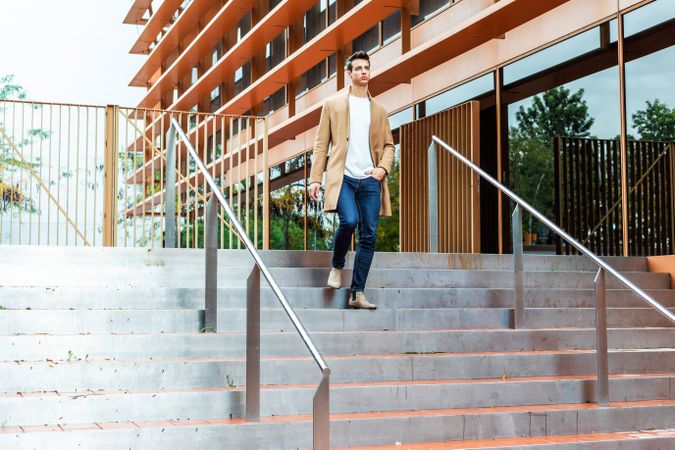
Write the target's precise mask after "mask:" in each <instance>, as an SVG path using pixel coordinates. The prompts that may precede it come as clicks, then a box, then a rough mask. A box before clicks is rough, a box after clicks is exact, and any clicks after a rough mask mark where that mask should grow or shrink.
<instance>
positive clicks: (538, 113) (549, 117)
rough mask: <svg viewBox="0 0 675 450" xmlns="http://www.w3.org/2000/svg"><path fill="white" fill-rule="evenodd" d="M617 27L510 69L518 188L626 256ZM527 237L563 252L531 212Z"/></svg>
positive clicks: (595, 243) (554, 216) (552, 215)
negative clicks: (622, 238)
mask: <svg viewBox="0 0 675 450" xmlns="http://www.w3.org/2000/svg"><path fill="white" fill-rule="evenodd" d="M612 29H616V22H607V23H604V24H602V25H600V26H598V27H595V28H592V29H590V30H587V31H585V32H582V33H580V34H578V35H576V36H574V37H571V38H569V39H567V40H565V41H562V42H560V43H557V44H555V45H553V46H551V47H548V48H546V49H544V50H542V51H540V52H538V53H535V54H533V55H530V56H528V57H526V58H524V59H522V60H520V61H517V62H515V63H513V64H511V65H509V66H506V67H504V69H503V73H504V80H505V86H504V90H503V98H504V101H505V102H506V103H507V104H508V108H507V119H508V125H509V127H508V155H509V164H508V176H507V180H508V182H509V184H510V186H511V188H512V189H513V190H514V191H515V192H516V193H517V194H519V195H520V196H521V197H523V198H524V199H525V200H526V201H528V202H529V203H530V204H531V205H532V206H534V207H535V208H536V209H537V210H539V211H541V212H542V213H543V214H544V215H546V216H547V217H548V218H549V219H551V220H553V221H554V222H557V223H559V224H561V226H562V227H563V228H564V229H566V230H567V231H568V232H570V234H572V235H573V236H574V237H575V238H576V239H578V240H580V241H582V243H584V244H585V245H588V246H590V247H591V248H592V249H594V250H596V251H598V252H600V253H604V254H620V252H621V232H620V229H621V211H620V204H618V205H617V204H616V201H617V199H620V186H619V185H618V184H617V183H616V181H617V176H618V177H619V178H618V180H620V158H619V159H617V158H616V156H617V155H618V153H617V150H618V140H617V137H618V136H619V134H620V114H619V111H620V108H619V95H618V92H619V71H618V66H617V60H618V59H617V44H616V42H615V41H613V39H612V37H613V36H615V35H616V32H614V33H613V32H612ZM612 208H613V210H612V211H613V213H612V214H608V215H604V216H603V212H607V211H608V210H610V209H612ZM523 236H524V239H525V244H526V245H540V246H542V247H541V248H542V249H548V251H554V250H555V248H554V247H552V245H553V244H555V242H554V241H553V236H552V233H551V231H550V230H549V229H548V228H547V227H545V226H544V225H543V224H539V223H537V221H536V220H534V219H533V218H532V216H530V215H529V214H524V215H523ZM562 245H563V248H562V251H564V252H567V251H570V250H569V248H568V247H567V246H566V244H564V243H563V244H562ZM544 246H549V247H544Z"/></svg>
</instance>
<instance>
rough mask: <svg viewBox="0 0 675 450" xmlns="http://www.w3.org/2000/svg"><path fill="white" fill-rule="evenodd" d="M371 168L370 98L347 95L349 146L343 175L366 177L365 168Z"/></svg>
mask: <svg viewBox="0 0 675 450" xmlns="http://www.w3.org/2000/svg"><path fill="white" fill-rule="evenodd" d="M372 168H373V159H372V158H371V156H370V99H369V98H368V97H355V96H353V95H350V96H349V146H348V148H347V159H346V161H345V175H347V176H349V177H352V178H357V179H362V178H368V177H369V176H370V175H366V170H368V169H372Z"/></svg>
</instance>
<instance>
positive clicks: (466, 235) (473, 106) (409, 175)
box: [400, 101, 480, 253]
mask: <svg viewBox="0 0 675 450" xmlns="http://www.w3.org/2000/svg"><path fill="white" fill-rule="evenodd" d="M479 106H480V105H479V103H478V102H476V101H473V102H468V103H464V104H462V105H459V106H456V107H454V108H452V109H449V110H447V111H443V112H440V113H438V114H434V115H433V116H429V117H425V118H423V119H420V120H417V121H415V122H412V123H409V124H406V125H403V126H401V129H400V133H401V134H400V137H401V172H400V196H401V197H400V208H401V209H400V221H401V223H400V234H401V251H404V252H426V251H429V231H428V229H429V228H428V227H429V225H428V213H429V211H428V201H429V196H428V192H427V184H428V176H427V159H428V157H427V152H428V149H429V145H430V144H431V136H432V135H436V136H438V137H439V138H440V139H442V140H443V141H445V142H447V143H448V144H449V145H450V146H451V147H453V148H454V149H456V150H457V151H459V152H460V153H461V154H462V155H464V156H466V157H468V158H469V159H470V160H471V161H473V162H475V163H477V164H479V163H480V161H479V155H480V147H479V128H478V127H479V114H480V107H479ZM437 161H438V180H439V181H438V204H439V211H438V222H439V223H438V232H439V242H438V244H439V252H442V253H478V252H480V199H479V194H478V176H477V175H475V174H473V173H472V171H471V169H469V168H468V167H466V166H465V165H464V164H463V163H461V162H460V161H458V160H457V159H456V158H454V157H453V156H452V155H450V154H449V153H448V152H447V151H445V150H440V151H439V152H438V160H437Z"/></svg>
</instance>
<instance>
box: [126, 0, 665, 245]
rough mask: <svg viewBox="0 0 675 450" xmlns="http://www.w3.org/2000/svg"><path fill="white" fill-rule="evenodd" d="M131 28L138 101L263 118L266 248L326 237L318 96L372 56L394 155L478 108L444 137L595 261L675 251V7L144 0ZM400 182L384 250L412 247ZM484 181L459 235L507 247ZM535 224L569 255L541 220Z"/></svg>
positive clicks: (138, 1) (532, 226)
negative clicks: (462, 139)
mask: <svg viewBox="0 0 675 450" xmlns="http://www.w3.org/2000/svg"><path fill="white" fill-rule="evenodd" d="M125 23H129V24H136V25H140V26H142V28H141V31H140V33H139V37H138V40H137V42H136V43H134V45H133V48H132V50H131V51H132V53H142V54H147V58H146V60H145V61H144V63H143V65H142V67H141V68H140V69H139V71H138V73H137V74H136V75H134V77H133V79H132V81H131V85H132V86H139V87H142V88H144V89H146V92H145V95H144V97H143V98H142V100H141V101H140V103H139V105H138V107H140V108H156V109H168V110H179V111H199V112H211V113H218V114H251V115H260V116H266V117H267V118H268V121H269V156H268V162H267V166H268V167H267V170H269V177H270V183H271V189H272V192H271V195H270V199H269V201H270V204H271V215H272V216H271V217H272V218H271V223H270V246H271V248H288V249H327V248H330V245H331V239H332V230H333V227H334V218H333V217H332V215H325V214H323V213H322V212H321V205H317V204H313V203H312V202H308V200H307V198H306V196H305V193H304V191H305V184H306V182H307V177H308V173H309V170H308V165H309V164H311V152H312V146H313V142H314V136H315V132H316V126H317V125H318V121H319V114H320V110H321V105H322V101H323V100H324V99H326V98H327V97H328V96H330V95H332V94H335V93H336V92H338V91H340V90H341V89H344V88H345V77H344V75H343V63H344V59H345V57H346V56H348V55H350V54H351V53H352V52H353V51H356V50H365V51H367V52H369V54H370V55H371V64H372V67H373V78H372V82H371V93H372V94H373V95H374V96H375V97H376V98H377V100H378V101H379V102H381V103H382V104H383V105H384V106H385V108H386V109H387V110H388V111H390V114H391V115H390V122H391V126H392V129H393V130H394V131H395V133H394V134H395V138H396V141H397V145H399V147H400V154H405V155H403V156H402V157H401V158H400V161H406V158H410V157H411V156H412V157H413V159H416V158H417V157H416V156H414V155H418V154H419V155H421V154H422V152H426V148H427V147H428V146H429V143H430V142H428V139H427V138H425V139H426V140H425V141H424V142H418V141H416V140H415V139H414V138H410V137H409V138H406V133H408V134H407V135H408V136H415V134H414V133H415V132H416V131H415V127H416V126H417V125H416V124H419V126H422V121H423V119H425V118H430V117H433V116H435V115H437V114H442V113H443V112H446V111H449V110H451V109H452V108H454V107H457V106H458V105H462V104H466V103H467V102H471V105H472V107H471V112H470V120H465V121H462V120H460V121H459V122H458V125H457V127H456V128H448V129H447V130H446V131H447V133H446V137H447V139H451V138H453V136H460V135H461V136H467V138H466V139H467V144H466V145H467V146H468V147H471V149H472V155H473V158H474V160H475V161H477V162H478V161H479V162H480V166H481V167H482V168H484V169H485V170H487V171H488V172H489V173H491V174H492V175H493V176H494V177H495V178H497V179H498V180H499V181H502V182H503V183H505V184H507V185H509V186H511V187H512V188H513V189H514V190H515V191H516V192H517V193H519V194H521V195H522V197H523V198H525V200H527V201H528V202H530V203H532V205H533V206H535V207H536V208H537V209H539V210H540V211H542V212H543V213H545V214H546V215H547V216H549V217H550V218H551V219H553V220H555V221H557V222H558V223H562V224H563V225H564V226H566V229H568V230H570V232H571V233H572V234H573V235H574V236H575V237H576V238H577V239H580V240H583V242H584V243H585V244H586V245H588V246H590V247H591V248H592V249H594V250H595V251H597V252H598V253H600V254H606V255H611V254H624V255H628V254H644V255H653V254H669V253H672V241H673V236H674V233H673V227H674V224H673V208H672V204H673V198H672V191H673V189H672V188H671V184H670V180H671V173H672V171H673V167H674V165H673V157H672V153H673V144H672V142H673V141H674V140H675V125H674V123H675V89H673V88H672V86H671V82H672V80H673V79H675V68H674V67H675V66H673V65H672V63H671V62H672V61H673V60H675V46H674V44H675V0H593V1H589V0H547V1H541V0H455V1H452V0H413V1H408V0H362V1H358V0H320V1H316V0H229V1H223V0H218V1H214V0H185V1H182V0H164V1H163V2H158V1H150V0H134V1H133V3H132V5H131V8H130V11H129V14H128V16H127V17H126V19H125ZM439 117H440V116H439ZM429 130H430V131H429V132H430V133H431V134H439V135H440V134H442V133H441V131H442V130H438V133H437V132H436V131H435V130H434V129H433V126H432V128H431V129H429ZM425 136H426V135H425ZM427 137H428V136H427ZM401 143H402V144H401ZM401 145H402V147H401ZM397 168H398V165H397ZM238 173H239V174H241V171H240V172H238ZM448 173H449V174H450V173H451V172H448ZM230 175H231V176H234V175H235V172H234V171H232V172H231V174H230ZM255 175H256V174H252V175H251V174H248V173H247V172H244V175H239V176H240V177H241V176H244V177H245V176H253V177H254V178H255ZM448 176H451V175H448ZM469 178H470V177H469ZM389 182H390V183H391V184H392V189H391V191H392V195H394V196H395V197H396V199H395V215H394V217H392V218H388V219H385V220H383V222H382V227H381V228H382V230H381V233H382V235H381V236H380V237H379V244H378V245H379V247H380V248H381V249H383V250H412V249H414V248H412V247H410V246H409V245H408V244H405V242H408V241H410V237H411V236H413V237H414V235H415V233H417V232H419V230H417V228H419V226H423V225H424V224H421V225H419V226H418V225H415V224H413V223H412V222H411V220H412V221H413V222H414V220H413V219H414V216H415V215H419V214H420V211H419V210H416V209H415V208H414V206H415V203H419V198H421V197H420V195H422V196H423V194H422V193H421V191H420V192H417V191H416V190H415V189H412V190H411V187H410V186H416V185H418V184H422V182H423V180H422V178H420V176H419V175H415V174H414V173H411V171H408V172H406V170H405V168H404V169H403V170H402V171H400V173H399V171H398V169H397V170H396V173H393V174H392V176H391V177H390V179H389ZM467 183H477V180H475V181H472V179H467ZM474 188H475V189H469V190H467V193H466V195H468V196H470V195H473V194H476V193H477V192H479V191H480V193H479V196H478V197H476V198H473V197H471V198H473V200H472V201H467V199H468V198H469V197H466V196H464V197H463V195H464V194H461V195H459V196H456V197H454V198H449V200H448V201H449V202H450V208H449V209H450V210H452V211H455V210H458V209H459V210H461V211H460V213H459V217H462V216H471V217H473V218H475V221H476V222H475V223H474V225H473V226H471V227H468V228H466V229H464V230H459V231H455V232H456V233H459V234H462V233H464V234H466V233H473V238H472V242H477V243H478V245H477V246H474V247H473V251H483V252H506V251H509V248H510V225H509V220H510V219H509V217H510V212H511V208H510V205H509V203H508V202H507V201H506V200H505V199H504V198H500V196H498V195H497V194H496V191H495V190H493V189H491V188H490V187H489V186H488V185H487V183H482V184H481V185H480V187H479V186H478V185H476V186H474ZM481 188H482V189H481ZM462 211H463V212H462ZM449 217H450V219H451V220H455V216H452V215H451V216H449ZM411 218H412V219H411ZM523 232H524V234H525V235H526V236H531V237H529V238H528V239H530V242H528V243H529V244H534V245H535V246H536V245H540V246H543V247H542V248H544V247H546V248H548V247H551V248H554V247H557V248H556V250H557V251H558V252H562V253H564V252H567V251H569V250H570V249H566V248H565V246H564V245H561V243H559V242H556V241H555V239H553V238H552V236H550V230H547V229H546V228H545V227H542V226H541V225H538V224H537V223H536V221H533V220H532V219H531V218H529V217H525V219H524V226H523ZM535 234H536V235H537V237H534V235H535ZM458 249H460V248H459V247H448V248H447V250H448V251H457V250H458ZM461 249H462V250H463V251H464V250H465V249H463V248H461ZM469 251H471V249H469Z"/></svg>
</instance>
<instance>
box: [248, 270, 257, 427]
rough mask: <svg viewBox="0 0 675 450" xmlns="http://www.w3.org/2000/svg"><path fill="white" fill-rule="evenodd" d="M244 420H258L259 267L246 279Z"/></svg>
mask: <svg viewBox="0 0 675 450" xmlns="http://www.w3.org/2000/svg"><path fill="white" fill-rule="evenodd" d="M246 421H247V422H258V421H260V268H259V267H258V265H257V264H255V263H254V264H253V268H252V269H251V273H250V274H249V275H248V278H247V280H246Z"/></svg>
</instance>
